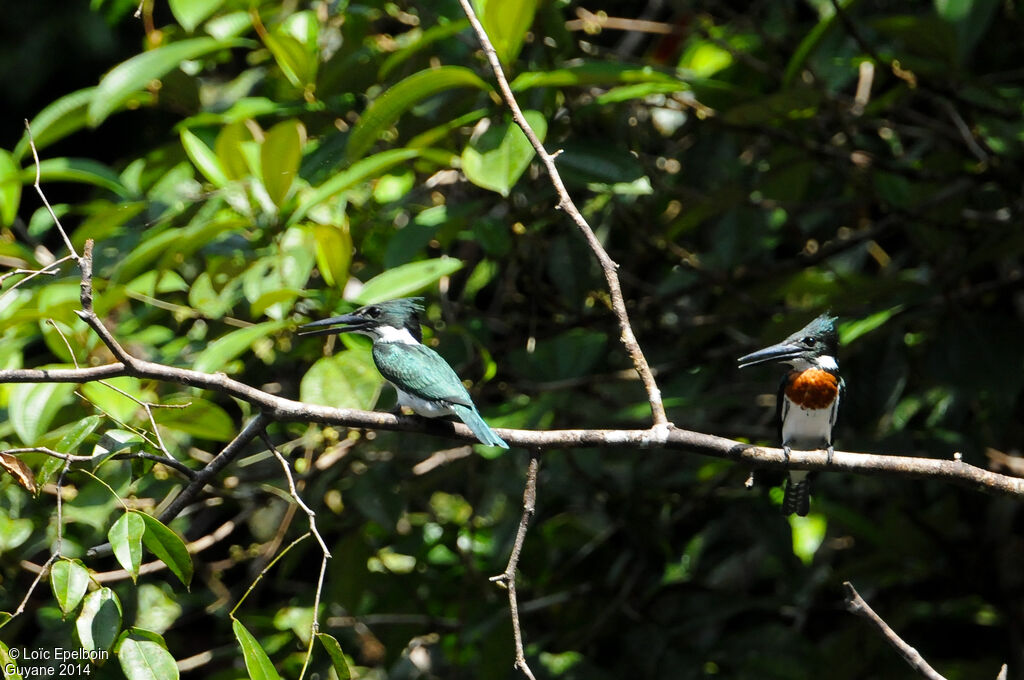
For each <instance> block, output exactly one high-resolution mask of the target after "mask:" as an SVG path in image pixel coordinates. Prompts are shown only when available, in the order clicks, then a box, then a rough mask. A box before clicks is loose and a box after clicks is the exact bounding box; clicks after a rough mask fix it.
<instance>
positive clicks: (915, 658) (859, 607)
mask: <svg viewBox="0 0 1024 680" xmlns="http://www.w3.org/2000/svg"><path fill="white" fill-rule="evenodd" d="M843 588H845V589H846V609H847V610H848V611H849V612H850V613H852V614H859V615H860V616H863V617H864V618H866V619H867V620H868V621H870V622H871V623H872V624H874V625H875V627H876V628H878V630H879V631H880V632H881V633H882V635H883V636H885V639H886V642H888V643H889V644H890V645H892V646H893V647H895V648H896V651H898V652H899V653H900V654H902V655H903V658H904V659H906V661H907V663H908V664H910V667H911V668H913V669H914V670H915V671H917V672H918V673H920V674H921V675H923V676H924V677H926V678H928V679H929V680H946V678H945V677H944V676H942V675H940V674H939V673H938V672H937V671H936V670H935V669H934V668H932V667H931V666H929V665H928V662H927V661H925V660H924V657H923V656H921V654H920V653H919V652H918V651H917V650H916V649H914V648H913V647H911V646H910V645H908V644H907V643H906V642H904V641H903V640H902V638H900V636H899V635H897V634H896V631H894V630H893V629H892V628H890V627H889V624H887V623H886V622H885V621H883V620H882V617H880V616H879V615H878V614H876V613H875V610H874V609H872V608H871V607H870V606H869V605H868V603H867V602H865V601H864V598H862V597H861V596H860V594H859V593H857V590H856V589H855V588H854V587H853V584H852V583H850V582H849V581H845V582H843Z"/></svg>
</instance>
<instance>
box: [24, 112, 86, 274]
mask: <svg viewBox="0 0 1024 680" xmlns="http://www.w3.org/2000/svg"><path fill="white" fill-rule="evenodd" d="M25 131H26V132H28V146H29V148H30V149H32V158H33V159H34V160H35V164H36V181H35V185H34V186H35V188H36V193H37V194H39V198H41V199H43V205H45V206H46V210H47V212H49V213H50V217H52V218H53V223H54V224H55V225H57V230H58V231H60V235H61V238H63V239H64V245H66V246H67V248H68V252H69V253H71V256H72V257H74V258H75V260H78V259H79V255H78V251H77V250H75V247H74V246H73V245H71V239H70V238H68V233H67V232H66V231H64V226H63V225H62V224H61V223H60V219H59V218H58V217H57V213H55V212H54V211H53V206H51V205H50V201H48V200H47V199H46V194H44V193H43V187H42V182H41V178H42V168H41V167H40V165H39V152H38V151H37V150H36V140H35V137H33V136H32V126H31V125H29V122H28V118H26V119H25Z"/></svg>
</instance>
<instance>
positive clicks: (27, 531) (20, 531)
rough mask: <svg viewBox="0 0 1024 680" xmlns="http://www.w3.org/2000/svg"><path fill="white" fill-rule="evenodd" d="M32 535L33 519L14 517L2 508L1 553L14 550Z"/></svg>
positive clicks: (0, 521)
mask: <svg viewBox="0 0 1024 680" xmlns="http://www.w3.org/2000/svg"><path fill="white" fill-rule="evenodd" d="M31 535H32V520H30V519H28V518H20V519H16V518H12V517H10V516H9V515H8V514H7V511H6V510H4V509H2V508H0V553H3V552H6V551H8V550H13V549H14V548H17V547H18V546H19V545H21V544H22V543H24V542H25V541H27V540H28V539H29V537H30V536H31Z"/></svg>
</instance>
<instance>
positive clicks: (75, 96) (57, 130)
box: [14, 87, 96, 160]
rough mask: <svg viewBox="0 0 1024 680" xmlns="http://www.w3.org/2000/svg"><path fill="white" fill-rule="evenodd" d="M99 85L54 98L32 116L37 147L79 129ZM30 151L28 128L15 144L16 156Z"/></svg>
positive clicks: (40, 147)
mask: <svg viewBox="0 0 1024 680" xmlns="http://www.w3.org/2000/svg"><path fill="white" fill-rule="evenodd" d="M95 89H96V88H94V87H87V88H85V89H82V90H76V91H74V92H72V93H71V94H66V95H64V96H63V97H61V98H59V99H56V100H54V101H53V102H51V103H50V104H48V105H47V106H46V108H44V109H43V110H42V111H40V112H39V113H38V114H36V117H35V118H33V119H32V121H31V123H30V126H31V127H32V139H33V141H35V144H36V150H37V151H41V150H42V149H44V148H45V147H47V146H49V145H50V144H53V143H54V142H56V141H57V140H59V139H63V138H64V137H66V136H67V135H69V134H71V133H72V132H75V131H76V130H80V129H81V128H83V127H85V125H86V116H85V113H86V108H87V107H88V106H89V102H90V101H92V96H93V92H94V91H95ZM28 152H29V144H28V132H26V133H25V134H24V135H22V137H21V139H20V140H18V145H17V146H16V147H14V157H15V158H16V159H18V160H21V159H22V158H23V157H24V156H25V155H26V154H27V153H28Z"/></svg>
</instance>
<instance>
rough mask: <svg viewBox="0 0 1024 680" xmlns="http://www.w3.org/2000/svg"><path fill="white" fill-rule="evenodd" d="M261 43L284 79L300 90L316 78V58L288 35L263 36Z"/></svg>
mask: <svg viewBox="0 0 1024 680" xmlns="http://www.w3.org/2000/svg"><path fill="white" fill-rule="evenodd" d="M263 43H264V44H265V45H266V46H267V49H268V50H270V53H271V54H272V55H273V56H274V61H276V62H277V65H278V66H279V67H280V68H281V72H282V73H284V76H285V78H287V79H288V82H290V83H291V84H292V85H294V86H295V87H297V88H299V89H300V90H301V89H303V88H305V87H306V86H307V85H308V84H310V83H312V82H313V79H314V78H315V77H316V58H315V57H314V56H313V55H311V54H310V53H309V52H307V51H306V48H305V47H304V46H303V44H302V43H300V42H299V41H298V40H296V39H295V38H293V37H292V36H290V35H283V34H277V35H265V36H263Z"/></svg>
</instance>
